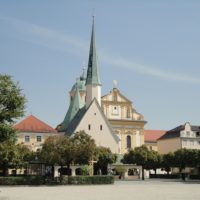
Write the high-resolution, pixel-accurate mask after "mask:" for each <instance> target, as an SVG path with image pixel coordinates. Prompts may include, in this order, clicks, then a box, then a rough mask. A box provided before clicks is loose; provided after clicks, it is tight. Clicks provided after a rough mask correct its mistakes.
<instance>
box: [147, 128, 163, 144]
mask: <svg viewBox="0 0 200 200" xmlns="http://www.w3.org/2000/svg"><path fill="white" fill-rule="evenodd" d="M165 133H166V131H164V130H144V141H146V142H148V141H149V142H156V141H157V140H158V139H159V138H160V137H162V136H163V135H164V134H165Z"/></svg>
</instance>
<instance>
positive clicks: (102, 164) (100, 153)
mask: <svg viewBox="0 0 200 200" xmlns="http://www.w3.org/2000/svg"><path fill="white" fill-rule="evenodd" d="M95 156H96V160H97V163H96V164H95V169H96V170H95V171H99V170H101V172H102V174H107V173H108V164H112V163H115V162H116V161H117V155H116V154H113V153H112V152H111V150H110V148H106V147H96V151H95Z"/></svg>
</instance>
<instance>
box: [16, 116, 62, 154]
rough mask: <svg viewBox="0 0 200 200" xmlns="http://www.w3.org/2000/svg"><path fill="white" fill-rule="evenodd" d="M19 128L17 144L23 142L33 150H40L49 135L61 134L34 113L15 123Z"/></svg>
mask: <svg viewBox="0 0 200 200" xmlns="http://www.w3.org/2000/svg"><path fill="white" fill-rule="evenodd" d="M15 128H16V129H17V130H18V133H17V144H23V145H25V146H27V147H28V148H29V149H30V150H32V151H39V150H40V149H41V148H42V145H43V143H44V142H45V140H46V139H47V138H48V137H51V136H54V135H60V133H58V132H57V131H56V130H55V129H54V128H52V127H51V126H49V125H48V124H46V123H44V122H43V121H41V120H39V119H38V118H36V117H35V116H33V115H30V116H28V117H26V118H25V119H24V120H22V121H21V122H19V123H18V124H16V125H15Z"/></svg>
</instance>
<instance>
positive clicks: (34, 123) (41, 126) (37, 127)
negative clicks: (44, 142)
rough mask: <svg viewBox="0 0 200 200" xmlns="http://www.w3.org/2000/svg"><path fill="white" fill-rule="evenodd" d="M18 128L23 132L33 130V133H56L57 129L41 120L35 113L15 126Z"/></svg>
mask: <svg viewBox="0 0 200 200" xmlns="http://www.w3.org/2000/svg"><path fill="white" fill-rule="evenodd" d="M14 127H15V128H16V129H17V130H19V131H22V132H33V133H56V132H57V131H56V130H55V129H54V128H52V127H51V126H49V125H48V124H46V123H44V122H43V121H41V120H39V119H38V118H36V117H35V116H33V115H30V116H28V117H26V118H25V119H24V120H22V121H21V122H19V123H18V124H16V125H15V126H14Z"/></svg>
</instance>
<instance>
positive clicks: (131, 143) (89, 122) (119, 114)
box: [56, 17, 146, 154]
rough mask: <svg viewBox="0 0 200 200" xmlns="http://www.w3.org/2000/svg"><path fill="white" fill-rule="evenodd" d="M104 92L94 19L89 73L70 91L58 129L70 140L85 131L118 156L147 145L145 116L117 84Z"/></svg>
mask: <svg viewBox="0 0 200 200" xmlns="http://www.w3.org/2000/svg"><path fill="white" fill-rule="evenodd" d="M101 89H102V83H101V80H100V73H99V64H98V56H97V51H96V41H95V28H94V17H93V23H92V34H91V41H90V50H89V60H88V68H87V73H85V71H83V74H82V75H81V76H80V77H79V78H78V79H77V80H76V83H75V84H74V85H73V87H72V88H71V91H70V92H69V96H70V105H69V108H68V110H67V113H66V115H65V118H64V120H63V122H62V123H61V124H59V125H58V126H57V128H56V129H57V131H58V132H60V133H63V134H65V135H67V136H70V137H71V136H73V134H76V133H77V132H79V131H81V130H84V131H85V132H86V133H87V134H88V135H90V136H91V137H92V138H93V139H94V140H95V142H96V145H97V146H104V147H109V148H110V149H111V151H112V152H113V153H117V154H124V153H126V152H127V151H128V150H129V149H130V148H134V147H137V146H141V145H142V144H144V125H145V124H146V121H145V120H144V117H143V115H141V114H140V113H138V112H137V111H136V110H135V108H134V107H133V105H132V102H131V101H130V100H129V99H128V98H126V97H125V96H124V95H123V94H121V92H120V91H119V89H118V88H117V87H116V84H115V86H114V88H113V89H112V90H111V91H110V93H108V94H106V95H104V96H101Z"/></svg>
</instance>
